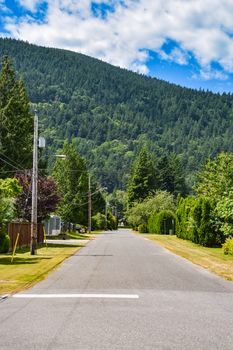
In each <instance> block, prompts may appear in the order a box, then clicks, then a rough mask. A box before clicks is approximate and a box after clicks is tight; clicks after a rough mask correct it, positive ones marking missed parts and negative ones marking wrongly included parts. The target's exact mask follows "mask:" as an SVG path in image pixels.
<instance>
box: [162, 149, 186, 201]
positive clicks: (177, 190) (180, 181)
mask: <svg viewBox="0 0 233 350" xmlns="http://www.w3.org/2000/svg"><path fill="white" fill-rule="evenodd" d="M156 173H157V181H158V187H159V189H160V190H162V191H168V192H170V193H172V194H174V196H175V197H176V196H177V195H178V194H182V195H185V194H186V193H187V186H186V184H185V178H184V171H183V169H182V167H181V164H180V161H179V158H178V157H177V156H176V155H175V154H174V153H173V154H171V155H166V154H163V155H162V156H161V157H160V158H159V160H158V162H157V166H156Z"/></svg>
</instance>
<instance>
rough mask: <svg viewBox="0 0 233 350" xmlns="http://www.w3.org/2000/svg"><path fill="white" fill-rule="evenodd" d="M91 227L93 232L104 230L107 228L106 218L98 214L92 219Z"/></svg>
mask: <svg viewBox="0 0 233 350" xmlns="http://www.w3.org/2000/svg"><path fill="white" fill-rule="evenodd" d="M91 226H92V229H93V230H104V229H105V228H106V217H105V215H103V214H101V213H97V214H96V215H95V216H92V218H91Z"/></svg>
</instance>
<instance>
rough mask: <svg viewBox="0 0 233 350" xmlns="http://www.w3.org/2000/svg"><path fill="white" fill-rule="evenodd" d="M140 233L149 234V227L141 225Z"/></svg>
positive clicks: (139, 227)
mask: <svg viewBox="0 0 233 350" xmlns="http://www.w3.org/2000/svg"><path fill="white" fill-rule="evenodd" d="M138 232H140V233H147V232H148V227H147V225H145V224H141V225H139V226H138Z"/></svg>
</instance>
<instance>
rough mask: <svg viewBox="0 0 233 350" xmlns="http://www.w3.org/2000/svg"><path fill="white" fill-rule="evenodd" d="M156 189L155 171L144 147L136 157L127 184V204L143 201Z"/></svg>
mask: <svg viewBox="0 0 233 350" xmlns="http://www.w3.org/2000/svg"><path fill="white" fill-rule="evenodd" d="M155 189H156V178H155V171H154V168H153V164H152V161H151V159H150V156H149V154H148V152H147V151H146V149H145V148H143V149H142V150H141V152H140V153H139V156H138V158H137V159H136V161H135V163H134V165H133V168H132V173H131V177H130V179H129V186H128V201H129V205H132V203H133V202H140V201H143V199H145V198H146V197H148V196H149V194H150V193H152V192H154V191H155Z"/></svg>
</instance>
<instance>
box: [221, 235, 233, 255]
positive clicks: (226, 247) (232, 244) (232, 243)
mask: <svg viewBox="0 0 233 350" xmlns="http://www.w3.org/2000/svg"><path fill="white" fill-rule="evenodd" d="M222 248H223V252H224V254H230V255H233V237H231V238H230V237H229V238H227V239H226V242H225V243H224V244H223V246H222Z"/></svg>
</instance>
